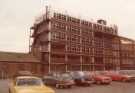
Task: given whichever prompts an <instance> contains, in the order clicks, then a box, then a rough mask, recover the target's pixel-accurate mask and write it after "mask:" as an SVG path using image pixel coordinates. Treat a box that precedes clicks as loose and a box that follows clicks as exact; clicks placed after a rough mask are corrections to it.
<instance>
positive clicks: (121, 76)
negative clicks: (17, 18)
mask: <svg viewBox="0 0 135 93" xmlns="http://www.w3.org/2000/svg"><path fill="white" fill-rule="evenodd" d="M104 75H106V76H109V77H111V78H112V80H113V81H122V82H128V81H132V79H134V77H133V76H131V75H128V74H126V73H125V72H122V71H105V72H104Z"/></svg>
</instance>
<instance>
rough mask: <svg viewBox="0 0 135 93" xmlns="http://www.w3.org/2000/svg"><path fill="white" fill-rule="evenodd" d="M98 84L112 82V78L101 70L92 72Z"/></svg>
mask: <svg viewBox="0 0 135 93" xmlns="http://www.w3.org/2000/svg"><path fill="white" fill-rule="evenodd" d="M91 74H92V76H93V78H94V81H95V83H96V84H110V83H111V81H112V79H111V78H110V77H108V76H105V75H103V74H102V72H100V71H95V72H91Z"/></svg>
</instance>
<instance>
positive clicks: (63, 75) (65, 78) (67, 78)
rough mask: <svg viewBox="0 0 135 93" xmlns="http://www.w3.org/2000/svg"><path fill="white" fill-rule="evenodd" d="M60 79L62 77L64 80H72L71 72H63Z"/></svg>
mask: <svg viewBox="0 0 135 93" xmlns="http://www.w3.org/2000/svg"><path fill="white" fill-rule="evenodd" d="M60 79H62V80H72V77H71V76H70V75H69V74H62V75H61V76H60Z"/></svg>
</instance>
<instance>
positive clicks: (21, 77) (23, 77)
mask: <svg viewBox="0 0 135 93" xmlns="http://www.w3.org/2000/svg"><path fill="white" fill-rule="evenodd" d="M29 78H34V79H40V78H39V77H36V76H18V77H16V79H29Z"/></svg>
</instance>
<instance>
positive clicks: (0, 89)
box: [0, 80, 135, 93]
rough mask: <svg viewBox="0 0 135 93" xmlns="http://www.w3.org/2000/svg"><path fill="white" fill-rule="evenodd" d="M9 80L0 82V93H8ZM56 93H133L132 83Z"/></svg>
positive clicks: (80, 88) (77, 87) (116, 83)
mask: <svg viewBox="0 0 135 93" xmlns="http://www.w3.org/2000/svg"><path fill="white" fill-rule="evenodd" d="M8 82H9V80H0V93H8ZM54 90H55V91H56V93H135V82H134V83H122V82H112V83H111V85H95V84H94V85H91V86H90V87H79V86H74V87H73V88H71V89H56V88H54Z"/></svg>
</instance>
